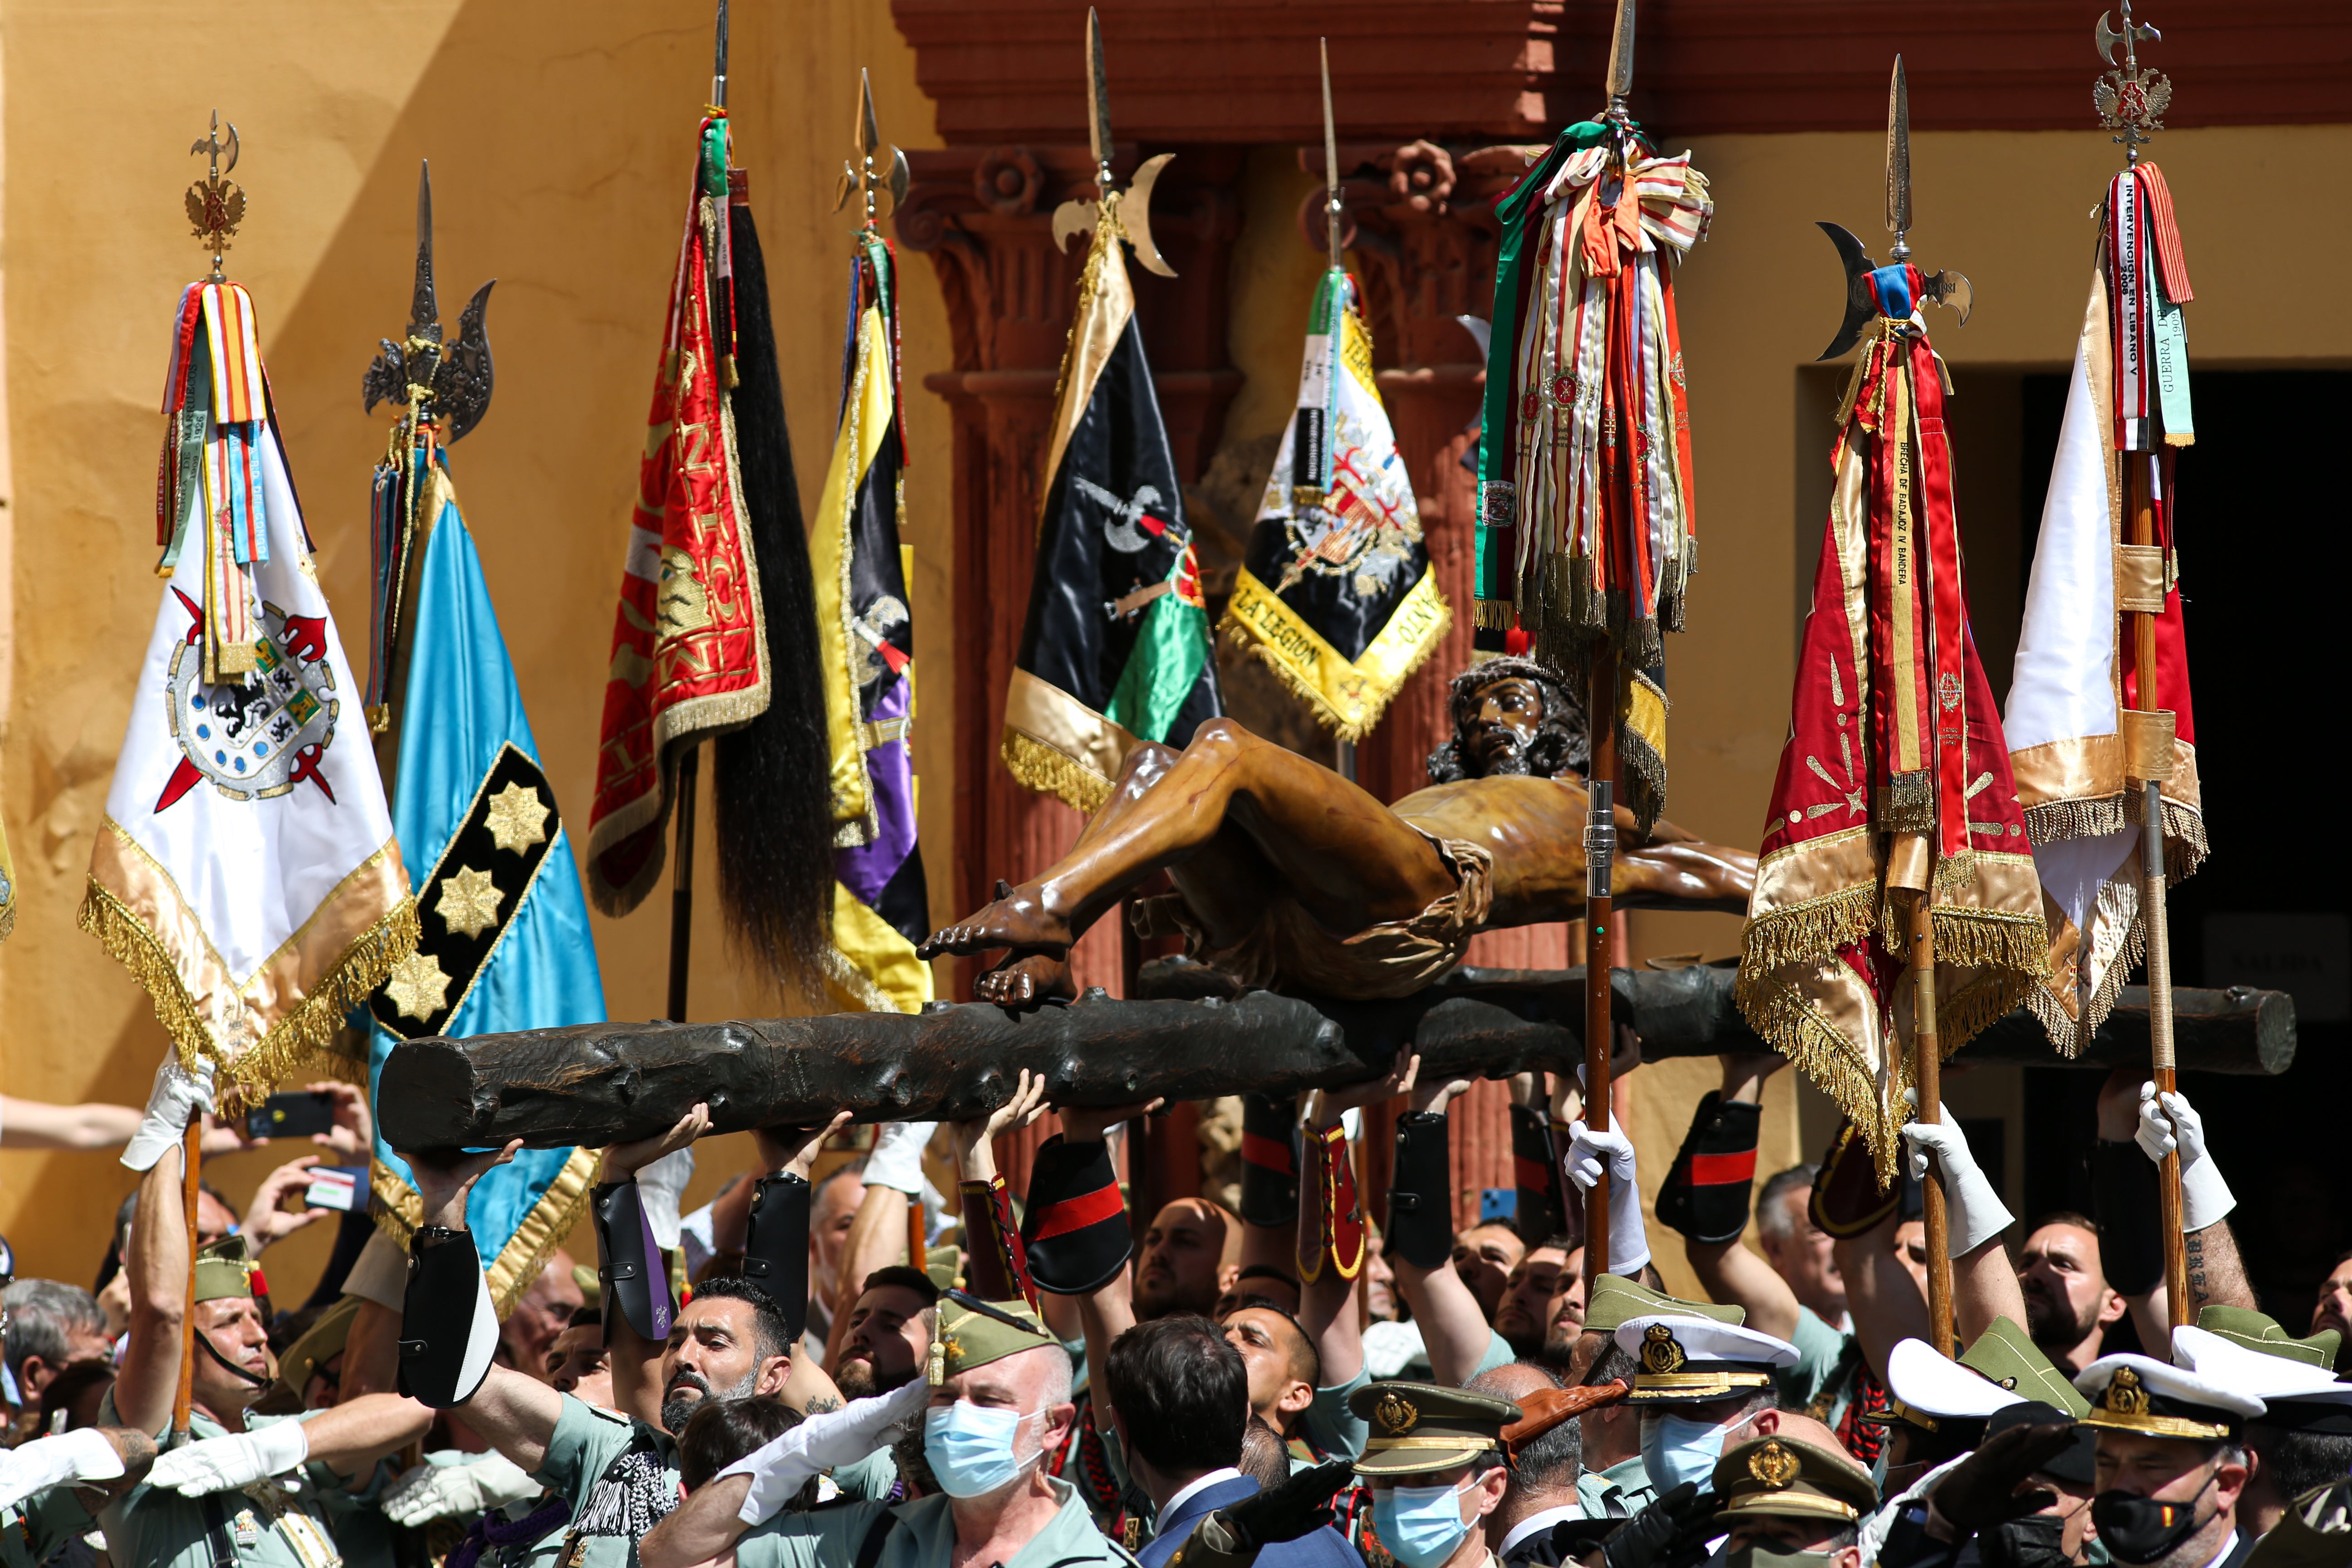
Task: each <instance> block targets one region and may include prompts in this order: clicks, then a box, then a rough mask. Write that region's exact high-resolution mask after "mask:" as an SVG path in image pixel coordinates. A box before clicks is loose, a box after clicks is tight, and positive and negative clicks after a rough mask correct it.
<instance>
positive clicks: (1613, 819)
mask: <svg viewBox="0 0 2352 1568" xmlns="http://www.w3.org/2000/svg"><path fill="white" fill-rule="evenodd" d="M1584 713H1585V728H1586V730H1587V731H1589V732H1590V733H1591V737H1592V742H1591V744H1592V767H1591V777H1590V781H1589V783H1590V787H1591V812H1590V815H1589V816H1587V818H1586V820H1585V827H1584V1085H1585V1089H1584V1124H1585V1125H1586V1126H1587V1127H1590V1128H1591V1129H1592V1130H1593V1131H1598V1132H1606V1131H1608V1130H1609V1110H1610V1104H1609V1090H1610V1080H1609V1047H1610V1046H1611V1045H1612V1043H1613V1039H1612V1037H1613V1035H1614V1031H1613V1030H1612V1028H1611V1026H1610V1019H1609V990H1610V985H1609V981H1610V964H1609V945H1610V937H1611V934H1612V932H1611V925H1610V922H1611V920H1612V900H1611V897H1610V885H1611V884H1610V876H1611V871H1612V868H1613V866H1614V864H1615V861H1616V858H1617V799H1616V796H1617V650H1616V649H1615V648H1613V647H1609V646H1608V645H1606V644H1603V645H1602V646H1601V647H1600V649H1599V650H1598V651H1597V652H1596V653H1595V654H1594V656H1593V660H1592V680H1591V687H1590V688H1589V689H1588V692H1587V696H1586V700H1585V706H1584ZM1608 1271H1609V1173H1608V1172H1607V1170H1606V1169H1604V1170H1603V1171H1602V1172H1601V1179H1600V1180H1599V1181H1597V1182H1595V1183H1593V1184H1592V1191H1591V1193H1590V1194H1587V1195H1586V1197H1585V1200H1584V1277H1585V1279H1586V1280H1587V1281H1588V1284H1587V1286H1586V1293H1587V1296H1588V1298H1589V1297H1590V1294H1591V1285H1590V1283H1589V1282H1590V1281H1591V1280H1595V1279H1600V1278H1601V1275H1603V1274H1605V1273H1607V1272H1608Z"/></svg>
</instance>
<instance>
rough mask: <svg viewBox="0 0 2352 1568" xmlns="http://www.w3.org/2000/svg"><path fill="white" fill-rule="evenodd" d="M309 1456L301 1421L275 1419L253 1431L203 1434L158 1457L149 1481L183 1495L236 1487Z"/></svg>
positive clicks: (281, 1472) (286, 1468)
mask: <svg viewBox="0 0 2352 1568" xmlns="http://www.w3.org/2000/svg"><path fill="white" fill-rule="evenodd" d="M307 1458H310V1434H309V1433H307V1432H305V1431H303V1430H302V1423H300V1422H299V1421H273V1422H271V1423H270V1424H269V1425H268V1426H257V1427H255V1428H254V1429H253V1430H252V1431H250V1432H236V1433H232V1434H230V1435H229V1436H225V1437H205V1438H201V1439H199V1440H198V1441H196V1442H194V1443H191V1444H189V1445H188V1446H187V1447H184V1448H174V1449H173V1450H172V1451H171V1452H170V1453H168V1454H164V1455H163V1456H161V1457H160V1458H157V1459H156V1461H155V1465H154V1468H152V1469H151V1470H149V1471H148V1472H147V1484H148V1485H149V1486H151V1487H156V1488H159V1489H163V1490H167V1491H175V1492H178V1493H179V1494H180V1495H181V1496H182V1497H202V1496H204V1495H205V1493H206V1492H226V1491H234V1490H236V1489H237V1488H239V1487H248V1486H251V1485H252V1484H253V1483H254V1482H256V1481H258V1480H263V1479H268V1477H270V1476H282V1475H284V1474H285V1473H286V1472H287V1471H289V1470H290V1469H292V1468H295V1467H296V1466H297V1465H299V1464H300V1463H302V1461H303V1460H305V1459H307Z"/></svg>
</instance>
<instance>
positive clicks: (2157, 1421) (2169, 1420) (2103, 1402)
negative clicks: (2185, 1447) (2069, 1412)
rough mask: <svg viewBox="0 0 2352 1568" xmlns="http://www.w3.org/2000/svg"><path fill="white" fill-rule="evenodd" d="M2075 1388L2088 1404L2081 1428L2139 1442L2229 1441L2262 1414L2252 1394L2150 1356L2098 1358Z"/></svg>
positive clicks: (2075, 1382)
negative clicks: (2098, 1429) (2169, 1439)
mask: <svg viewBox="0 0 2352 1568" xmlns="http://www.w3.org/2000/svg"><path fill="white" fill-rule="evenodd" d="M2074 1386H2075V1387H2076V1388H2079V1389H2081V1390H2082V1391H2083V1392H2084V1394H2088V1395H2089V1396H2090V1400H2091V1410H2090V1414H2089V1415H2085V1416H2084V1417H2083V1425H2084V1426H2100V1427H2105V1429H2107V1430H2108V1431H2111V1432H2137V1433H2138V1434H2139V1435H2140V1436H2144V1437H2180V1438H2186V1439H2189V1440H2190V1441H2193V1442H2211V1441H2215V1440H2225V1439H2230V1438H2234V1437H2236V1436H2237V1435H2238V1427H2239V1426H2240V1424H2241V1423H2242V1422H2244V1421H2246V1420H2247V1419H2249V1418H2251V1417H2252V1416H2256V1415H2261V1414H2262V1413H2263V1402H2262V1401H2261V1400H2260V1399H2257V1398H2255V1397H2253V1396H2252V1394H2241V1393H2239V1392H2237V1391H2236V1390H2234V1389H2229V1388H2224V1387H2222V1386H2221V1384H2219V1383H2216V1382H2213V1381H2212V1380H2211V1379H2210V1378H2206V1377H2200V1376H2199V1375H2198V1374H2197V1373H2193V1372H2184V1371H2182V1370H2181V1369H2180V1368H2179V1367H2177V1366H2173V1365H2170V1364H2169V1363H2165V1362H2160V1361H2158V1360H2156V1359H2154V1358H2153V1357H2151V1356H2144V1355H2103V1356H2101V1357H2100V1358H2099V1359H2098V1360H2096V1361H2095V1362H2093V1363H2091V1364H2090V1365H2088V1366H2086V1367H2084V1369H2083V1370H2082V1373H2080V1375H2078V1376H2077V1377H2076V1378H2075V1379H2074Z"/></svg>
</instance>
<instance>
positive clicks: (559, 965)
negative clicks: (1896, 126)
mask: <svg viewBox="0 0 2352 1568" xmlns="http://www.w3.org/2000/svg"><path fill="white" fill-rule="evenodd" d="M439 457H440V454H439V452H438V451H436V449H434V448H433V447H431V446H430V445H428V444H427V443H425V442H419V443H418V444H417V446H416V447H412V448H411V449H410V459H411V460H410V463H409V465H408V471H407V472H405V473H399V472H396V471H395V470H394V469H392V468H391V467H390V466H389V465H387V467H386V468H383V469H380V470H379V479H378V486H377V521H378V524H379V528H378V532H377V537H378V540H379V542H386V541H388V540H389V539H391V538H396V537H400V536H402V535H405V537H406V539H407V540H408V541H410V542H415V536H416V534H418V533H424V534H425V538H424V539H423V541H422V548H423V550H424V560H423V562H422V563H421V565H420V566H419V567H418V569H417V570H416V572H415V574H414V575H413V576H412V575H410V574H408V573H407V572H406V571H404V570H403V568H404V567H405V565H406V561H405V555H406V553H407V552H406V550H402V551H400V552H397V554H394V555H389V556H387V555H383V554H381V553H380V555H379V562H378V565H379V569H380V571H385V570H388V571H389V572H390V574H392V577H393V581H394V582H399V581H402V580H403V579H405V580H406V581H407V582H408V583H410V584H413V585H414V586H413V592H412V593H411V594H409V595H404V596H405V597H407V598H408V599H409V601H410V604H409V606H408V608H407V610H406V613H405V614H404V615H403V616H398V617H397V618H398V619H402V620H407V621H409V622H410V623H411V625H412V626H413V628H414V629H413V631H411V632H410V633H409V637H408V641H409V647H410V650H411V651H410V652H409V655H408V659H407V672H406V680H405V682H404V685H403V687H402V688H401V689H399V691H398V693H397V704H396V706H397V709H398V716H399V721H400V743H399V763H398V767H397V770H396V772H395V773H394V784H393V806H392V816H393V824H394V828H395V829H396V831H397V832H398V834H399V837H400V846H401V853H402V855H403V857H404V858H405V859H406V860H407V862H408V868H409V874H410V876H411V878H412V879H414V880H415V885H416V889H417V895H416V907H417V913H418V917H419V924H420V926H421V927H422V930H423V936H422V939H421V940H420V941H419V942H418V944H417V949H416V952H415V956H414V957H412V958H410V959H408V960H406V961H405V962H404V963H403V964H402V965H401V966H400V967H399V968H397V969H395V970H394V973H393V974H392V977H391V978H390V979H389V980H387V981H386V982H385V983H384V985H383V989H381V990H380V991H378V992H377V993H376V994H375V995H374V996H373V997H372V998H371V999H370V1001H369V1004H368V1008H369V1011H370V1013H371V1014H372V1015H373V1027H372V1028H371V1030H370V1041H369V1053H368V1057H369V1060H368V1089H369V1094H370V1098H371V1100H373V1095H374V1091H375V1081H376V1078H377V1076H378V1075H379V1074H380V1073H381V1072H382V1071H383V1062H384V1058H385V1056H386V1055H387V1054H388V1053H389V1052H390V1051H391V1050H392V1048H393V1047H394V1045H396V1044H397V1043H399V1042H400V1041H401V1040H404V1039H423V1038H426V1037H431V1036H436V1035H445V1036H449V1037H461V1038H462V1037H467V1036H471V1035H486V1034H497V1033H501V1032H504V1031H507V1030H512V1029H541V1028H551V1027H554V1026H559V1025H564V1024H593V1023H600V1022H602V1021H603V1020H604V983H603V980H602V978H601V977H600V976H599V974H598V973H597V968H596V948H595V943H594V942H593V939H592V937H591V935H590V933H589V929H588V906H587V903H586V900H584V899H583V897H582V894H581V887H580V873H579V869H578V868H577V867H576V866H575V865H574V864H573V862H572V850H571V846H570V844H569V843H568V842H567V840H566V837H565V835H564V831H563V824H562V817H561V816H559V814H558V813H557V810H556V804H555V791H554V788H553V786H552V785H551V784H549V783H548V781H547V776H546V775H545V774H544V773H541V771H540V766H539V748H538V746H537V745H536V744H535V743H534V742H532V740H531V733H530V719H529V718H528V717H527V716H526V715H525V714H524V712H523V707H522V695H521V693H520V691H519V690H518V689H516V686H515V677H514V667H513V665H512V664H511V663H510V662H509V660H508V658H507V647H506V639H505V638H504V637H500V636H499V621H498V616H497V613H496V612H495V611H494V610H493V609H492V608H491V605H490V595H489V588H488V584H486V583H484V581H483V580H482V565H481V560H480V557H479V556H478V555H477V554H476V553H475V552H474V541H473V538H472V536H471V535H470V534H469V533H467V530H466V523H465V520H464V518H463V517H461V516H460V515H459V513H458V510H457V492H456V490H455V489H454V488H453V487H452V486H451V484H450V481H449V475H448V470H447V468H446V465H445V463H444V462H443V461H439V460H436V459H437V458H439ZM409 519H414V520H415V521H417V522H425V521H426V520H430V521H429V531H426V530H425V529H422V528H402V527H400V526H398V525H399V524H400V523H401V522H403V521H407V520H409ZM387 524H389V525H392V526H389V527H387V526H385V525H387ZM381 599H382V596H381V595H380V602H381ZM387 695H389V694H387ZM375 1158H376V1166H375V1172H374V1186H375V1190H376V1193H377V1194H378V1196H379V1197H381V1198H382V1199H383V1204H384V1208H385V1209H387V1210H389V1211H390V1215H391V1217H393V1218H394V1220H396V1221H397V1222H399V1223H398V1224H397V1225H396V1227H395V1228H396V1229H397V1231H398V1232H399V1233H401V1234H405V1232H406V1231H407V1230H408V1228H410V1227H411V1226H414V1225H415V1223H416V1220H417V1215H418V1212H419V1211H418V1208H417V1200H416V1195H415V1186H414V1184H413V1182H412V1181H411V1179H410V1176H409V1173H408V1168H407V1166H406V1165H405V1164H404V1163H403V1162H402V1161H401V1160H400V1159H399V1157H398V1156H396V1155H395V1154H394V1153H393V1152H392V1151H391V1150H390V1149H389V1148H387V1147H386V1146H385V1145H384V1143H383V1140H382V1139H381V1137H379V1138H378V1140H377V1142H376V1149H375ZM595 1168H596V1155H595V1154H594V1152H592V1151H589V1150H584V1149H581V1150H574V1149H526V1150H524V1151H523V1152H521V1153H520V1154H518V1155H517V1156H516V1157H515V1159H514V1162H513V1163H511V1164H508V1165H502V1166H499V1168H497V1169H495V1170H493V1171H491V1172H490V1173H488V1175H486V1176H484V1177H483V1178H482V1179H481V1181H480V1183H479V1184H478V1185H477V1186H476V1187H475V1188H474V1194H473V1199H472V1202H471V1205H470V1206H469V1208H468V1210H467V1224H468V1226H470V1228H471V1229H472V1230H473V1233H474V1237H475V1244H476V1246H478V1247H479V1248H480V1249H481V1254H482V1260H483V1268H484V1270H485V1272H486V1273H487V1274H488V1278H489V1283H490V1294H491V1296H492V1298H493V1299H494V1300H495V1301H496V1302H497V1304H498V1309H499V1315H500V1316H501V1317H503V1316H504V1315H505V1313H506V1312H507V1310H509V1308H510V1306H511V1305H512V1303H513V1301H514V1300H515V1298H516V1297H517V1296H519V1295H520V1293H521V1292H522V1291H523V1290H525V1289H529V1287H530V1284H531V1282H532V1281H533V1280H534V1279H536V1278H537V1276H538V1273H539V1269H540V1268H541V1265H542V1264H543V1263H544V1261H545V1259H546V1258H547V1256H548V1254H549V1253H550V1252H551V1251H552V1250H553V1248H554V1247H556V1245H557V1244H558V1243H559V1242H561V1241H562V1238H563V1237H564V1235H565V1234H566V1233H567V1232H569V1231H570V1230H571V1228H572V1223H573V1222H574V1221H575V1220H576V1219H577V1218H578V1217H579V1215H580V1214H581V1212H582V1211H583V1209H584V1208H585V1206H586V1205H587V1202H588V1191H589V1187H590V1185H591V1184H592V1182H593V1176H594V1173H595Z"/></svg>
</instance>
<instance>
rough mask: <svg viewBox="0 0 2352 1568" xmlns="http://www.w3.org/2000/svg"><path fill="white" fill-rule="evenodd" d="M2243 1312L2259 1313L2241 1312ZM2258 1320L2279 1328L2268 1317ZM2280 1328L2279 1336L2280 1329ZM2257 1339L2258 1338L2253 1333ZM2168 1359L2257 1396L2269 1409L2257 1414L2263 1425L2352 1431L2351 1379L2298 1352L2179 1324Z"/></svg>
mask: <svg viewBox="0 0 2352 1568" xmlns="http://www.w3.org/2000/svg"><path fill="white" fill-rule="evenodd" d="M2243 1316H2245V1317H2249V1318H2255V1317H2261V1316H2262V1315H2261V1314H2260V1313H2258V1312H2245V1313H2243ZM2263 1321H2264V1322H2269V1323H2270V1326H2271V1327H2272V1328H2273V1329H2276V1328H2278V1325H2277V1324H2276V1323H2275V1322H2271V1321H2270V1320H2269V1319H2267V1318H2265V1319H2263ZM2279 1332H2280V1334H2281V1336H2282V1339H2284V1334H2285V1331H2284V1330H2283V1329H2281V1330H2280V1331H2279ZM2314 1337H2315V1338H2316V1337H2318V1336H2314ZM2328 1337H2330V1338H2333V1337H2334V1336H2333V1335H2332V1334H2330V1335H2329V1336H2328ZM2256 1342H2257V1343H2260V1342H2262V1341H2261V1340H2260V1339H2259V1338H2257V1339H2256ZM2284 1342H2285V1343H2287V1344H2289V1345H2294V1344H2295V1343H2296V1342H2294V1341H2292V1340H2286V1341H2284ZM2172 1359H2173V1360H2174V1361H2176V1362H2178V1363H2180V1364H2181V1365H2183V1366H2185V1367H2187V1368H2188V1369H2189V1371H2190V1372H2192V1373H2196V1374H2197V1375H2198V1376H2199V1377H2202V1378H2206V1379H2208V1380H2210V1381H2211V1382H2213V1383H2217V1384H2221V1386H2222V1387H2224V1388H2231V1389H2235V1390H2237V1391H2238V1392H2239V1393H2241V1394H2252V1395H2253V1396H2254V1397H2255V1398H2257V1399H2259V1400H2261V1401H2262V1402H2263V1405H2266V1406H2268V1408H2267V1409H2265V1410H2264V1411H2263V1414H2262V1415H2260V1416H2259V1417H2257V1419H2258V1420H2260V1421H2261V1423H2262V1424H2263V1426H2276V1427H2284V1428H2287V1429H2290V1430H2293V1431H2298V1432H2315V1433H2322V1434H2330V1435H2340V1434H2345V1433H2352V1384H2347V1383H2338V1382H2336V1374H2335V1373H2332V1372H2330V1371H2328V1370H2327V1369H2326V1367H2324V1366H2315V1365H2313V1364H2312V1363H2309V1362H2307V1361H2305V1360H2303V1359H2301V1357H2300V1356H2295V1355H2286V1354H2273V1353H2271V1352H2267V1351H2259V1350H2250V1349H2248V1348H2247V1347H2246V1345H2245V1343H2244V1342H2243V1341H2242V1340H2239V1339H2234V1338H2231V1339H2225V1338H2223V1337H2222V1336H2221V1334H2218V1333H2216V1332H2214V1331H2211V1330H2209V1329H2200V1328H2196V1327H2192V1326H2190V1325H2189V1324H2186V1323H2184V1324H2182V1325H2181V1326H2180V1327H2179V1328H2177V1329H2175V1330H2173V1331H2172Z"/></svg>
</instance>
